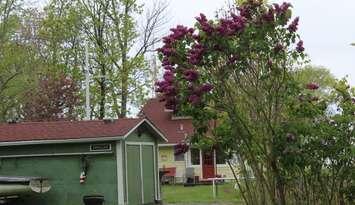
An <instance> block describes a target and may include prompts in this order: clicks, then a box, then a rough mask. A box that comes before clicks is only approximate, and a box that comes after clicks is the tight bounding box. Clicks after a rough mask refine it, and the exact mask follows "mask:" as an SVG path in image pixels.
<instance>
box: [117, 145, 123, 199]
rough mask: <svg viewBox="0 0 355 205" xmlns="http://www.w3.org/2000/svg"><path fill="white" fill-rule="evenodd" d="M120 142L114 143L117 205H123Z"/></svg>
mask: <svg viewBox="0 0 355 205" xmlns="http://www.w3.org/2000/svg"><path fill="white" fill-rule="evenodd" d="M122 154H123V153H122V141H117V142H116V164H117V197H118V200H117V201H118V205H124V204H125V202H124V185H123V183H124V179H123V157H122Z"/></svg>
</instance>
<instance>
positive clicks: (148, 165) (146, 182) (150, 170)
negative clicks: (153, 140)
mask: <svg viewBox="0 0 355 205" xmlns="http://www.w3.org/2000/svg"><path fill="white" fill-rule="evenodd" d="M154 162H155V160H154V147H153V146H151V145H142V167H143V170H142V172H143V190H144V192H143V193H144V194H143V199H144V203H143V204H154V201H155V168H154V166H155V165H154V164H155V163H154Z"/></svg>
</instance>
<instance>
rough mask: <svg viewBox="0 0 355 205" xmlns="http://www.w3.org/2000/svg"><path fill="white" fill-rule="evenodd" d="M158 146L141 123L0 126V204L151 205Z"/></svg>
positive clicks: (153, 131)
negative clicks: (94, 203)
mask: <svg viewBox="0 0 355 205" xmlns="http://www.w3.org/2000/svg"><path fill="white" fill-rule="evenodd" d="M164 141H166V138H165V137H164V136H163V134H162V133H161V132H160V131H159V130H158V129H157V128H156V127H155V126H154V125H153V124H152V123H151V122H149V120H147V119H142V118H134V119H118V120H101V121H58V122H23V123H10V124H9V123H7V124H0V202H3V203H7V204H21V205H39V204H40V205H80V204H84V198H85V201H90V200H91V201H95V200H96V201H100V200H101V199H102V198H103V200H104V204H105V205H141V204H155V203H156V202H157V201H160V186H159V174H158V171H159V170H158V161H157V156H158V153H157V152H158V146H157V145H158V143H161V142H164ZM93 199H94V200H93Z"/></svg>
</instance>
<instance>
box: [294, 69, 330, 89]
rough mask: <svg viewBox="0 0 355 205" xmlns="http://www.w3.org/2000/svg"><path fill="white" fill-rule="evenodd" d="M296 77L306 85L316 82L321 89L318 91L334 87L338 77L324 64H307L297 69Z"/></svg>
mask: <svg viewBox="0 0 355 205" xmlns="http://www.w3.org/2000/svg"><path fill="white" fill-rule="evenodd" d="M295 75H296V76H295V79H296V81H298V82H299V83H300V84H301V85H306V84H307V83H309V82H313V83H316V84H317V85H319V87H320V88H321V89H318V90H317V91H318V92H326V91H327V90H330V89H331V88H333V87H334V86H335V84H336V78H335V77H334V75H333V74H332V73H330V71H329V69H327V68H325V67H322V66H312V65H307V66H305V67H303V68H301V69H299V70H296V73H295Z"/></svg>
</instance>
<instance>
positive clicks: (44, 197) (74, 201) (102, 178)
mask: <svg viewBox="0 0 355 205" xmlns="http://www.w3.org/2000/svg"><path fill="white" fill-rule="evenodd" d="M111 146H112V149H111V151H110V152H107V153H103V154H97V155H88V156H87V159H88V162H89V170H88V173H87V178H86V181H85V183H84V184H80V183H79V176H80V173H81V171H82V161H81V159H82V155H81V154H80V152H85V153H86V152H90V144H61V145H58V144H56V145H55V144H53V145H31V146H12V147H1V149H0V175H5V176H6V175H7V176H41V177H48V179H49V181H50V185H51V186H52V188H51V190H50V191H49V192H47V193H44V194H34V195H31V196H29V197H27V198H25V200H24V201H21V202H18V203H19V204H21V205H38V204H41V205H80V204H83V200H82V198H83V196H84V195H92V194H100V195H103V196H104V197H105V201H106V202H105V204H107V205H116V204H117V201H118V197H117V168H116V167H117V166H116V157H115V153H114V152H115V143H111ZM67 153H71V155H70V156H69V155H68V156H41V157H34V156H33V157H15V158H11V157H10V156H6V157H5V155H30V154H31V155H32V154H36V155H40V154H44V155H47V154H67ZM74 153H77V154H74Z"/></svg>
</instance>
